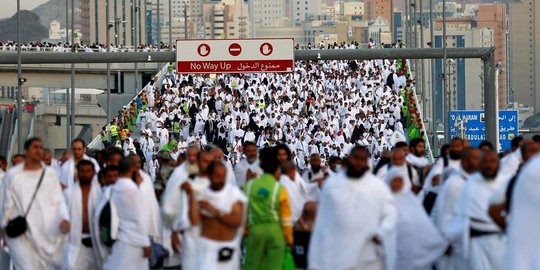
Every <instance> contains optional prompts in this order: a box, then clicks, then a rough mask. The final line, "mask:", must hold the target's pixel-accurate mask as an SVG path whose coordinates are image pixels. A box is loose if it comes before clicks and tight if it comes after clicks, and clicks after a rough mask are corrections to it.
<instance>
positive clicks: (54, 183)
mask: <svg viewBox="0 0 540 270" xmlns="http://www.w3.org/2000/svg"><path fill="white" fill-rule="evenodd" d="M23 167H24V163H23V164H20V165H18V166H16V167H14V168H11V169H10V170H9V171H8V172H7V173H6V176H5V178H4V190H3V192H4V196H3V203H2V222H1V226H2V227H3V228H5V226H6V225H7V223H8V222H9V221H10V220H13V219H14V218H16V217H18V216H22V215H24V213H25V212H26V210H27V208H28V205H30V201H31V199H32V195H33V194H34V191H35V190H36V187H37V184H38V182H39V178H40V176H41V173H42V170H35V171H28V170H23ZM43 168H45V170H46V171H45V175H44V177H43V181H42V183H41V187H40V188H39V190H38V192H37V195H36V198H35V200H34V203H33V204H32V208H31V209H30V211H29V212H28V215H27V216H26V220H27V222H28V230H27V231H26V233H25V234H23V235H21V236H19V237H16V238H9V237H7V236H6V238H7V242H8V245H9V250H10V255H11V261H12V263H13V265H14V267H15V268H16V269H18V270H34V269H59V268H60V267H61V265H62V257H63V256H62V255H63V245H64V238H65V236H64V234H62V233H61V232H60V229H59V225H60V223H61V222H62V220H69V214H68V211H67V207H66V204H65V201H64V197H63V195H62V190H61V187H60V185H59V180H58V176H57V174H56V172H55V170H54V169H51V168H46V167H45V165H43Z"/></svg>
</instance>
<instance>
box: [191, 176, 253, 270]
mask: <svg viewBox="0 0 540 270" xmlns="http://www.w3.org/2000/svg"><path fill="white" fill-rule="evenodd" d="M201 200H204V201H207V202H208V203H210V204H211V205H213V206H214V207H216V208H217V209H218V210H219V211H220V212H222V213H225V214H230V213H231V212H232V208H233V206H234V204H236V203H238V202H241V203H242V204H243V207H244V209H243V217H242V225H241V226H240V227H239V228H238V229H237V234H236V237H234V239H232V240H231V241H215V240H211V239H208V238H205V237H204V236H200V237H199V238H198V239H197V270H208V269H220V270H237V269H240V253H241V250H240V242H241V240H242V234H243V232H244V225H245V218H246V202H247V198H246V196H245V195H244V194H243V193H242V191H240V189H239V188H238V187H236V186H232V185H225V186H224V187H223V189H222V190H220V191H217V192H215V191H213V190H211V189H210V187H207V188H206V189H205V190H204V192H203V194H202V196H201ZM222 248H231V249H232V250H233V255H232V258H231V259H230V260H228V261H226V262H219V261H218V258H219V256H218V254H219V251H220V250H221V249H222Z"/></svg>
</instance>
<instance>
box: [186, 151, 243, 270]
mask: <svg viewBox="0 0 540 270" xmlns="http://www.w3.org/2000/svg"><path fill="white" fill-rule="evenodd" d="M208 175H209V178H210V185H209V186H208V187H206V188H205V189H204V190H203V191H202V192H201V194H200V195H199V196H198V199H197V198H196V194H195V192H194V191H193V190H192V189H191V187H192V186H191V184H190V183H189V182H184V184H183V185H182V189H183V190H185V191H186V192H187V193H188V196H189V202H190V203H189V204H190V205H189V208H190V209H189V217H190V220H191V223H192V224H193V226H200V231H201V233H200V234H201V235H200V237H198V239H197V249H198V253H197V269H198V270H207V269H220V270H237V269H239V268H240V241H241V239H242V234H243V226H244V223H245V213H246V211H245V204H246V202H247V198H246V196H245V195H244V194H243V193H242V191H240V189H239V188H238V187H236V186H234V185H229V184H227V180H226V179H227V176H226V175H227V168H226V166H225V165H224V164H223V163H222V162H220V161H214V162H213V163H212V164H211V165H210V166H209V168H208Z"/></svg>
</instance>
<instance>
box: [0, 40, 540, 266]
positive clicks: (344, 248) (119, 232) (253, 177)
mask: <svg viewBox="0 0 540 270" xmlns="http://www.w3.org/2000/svg"><path fill="white" fill-rule="evenodd" d="M337 47H339V48H342V49H354V48H355V46H354V45H353V44H341V45H336V48H337ZM404 63H405V61H404V60H400V61H393V60H373V61H351V62H343V61H318V62H298V63H297V64H296V68H295V72H294V73H292V74H283V75H282V74H249V75H239V74H236V75H222V74H217V75H215V76H210V75H208V76H193V75H191V76H187V75H181V74H177V73H176V72H175V70H174V67H173V66H172V65H171V66H169V70H168V72H167V74H166V76H165V79H163V80H162V81H161V80H158V79H157V78H156V79H155V81H154V82H153V83H151V84H149V85H148V86H147V87H146V88H145V89H144V90H143V91H141V92H140V93H139V94H138V95H137V97H136V98H135V99H134V100H133V101H132V102H131V103H130V104H129V105H128V106H126V107H125V108H124V109H123V110H122V111H120V112H119V115H118V116H117V117H116V118H115V119H114V121H112V122H111V123H110V125H109V126H108V127H104V128H103V130H102V133H101V138H102V142H103V144H104V146H105V149H103V150H100V151H97V152H95V151H94V152H92V151H87V149H86V143H85V142H84V141H83V140H81V139H76V140H74V141H73V142H72V144H71V149H70V151H67V152H65V153H64V154H63V155H62V157H61V158H60V159H58V160H56V159H54V158H53V156H52V153H51V151H50V150H48V149H46V148H44V145H43V143H42V141H41V140H40V139H30V140H28V141H27V142H26V143H25V145H24V150H25V151H24V153H21V154H20V155H15V156H13V157H12V160H11V161H10V162H11V164H12V165H11V168H10V169H9V170H7V171H6V169H7V168H6V167H7V162H6V160H5V159H3V158H0V168H1V170H0V172H1V173H2V174H1V175H0V179H1V180H2V182H1V185H0V189H1V190H0V227H1V228H2V236H3V237H2V240H1V241H2V243H3V247H4V248H3V249H2V252H1V253H2V256H0V260H1V261H0V265H1V266H0V268H2V269H8V268H5V267H9V265H11V266H12V267H14V268H15V269H17V270H18V269H149V268H152V269H161V268H163V267H165V268H171V269H179V268H180V267H181V269H183V270H192V269H193V270H199V269H200V270H208V269H224V270H228V269H231V270H233V269H234V270H238V269H246V270H258V269H295V268H296V269H315V270H319V269H320V270H334V269H337V270H341V269H342V270H348V269H367V270H371V269H373V270H375V269H387V270H393V269H399V270H401V269H405V270H408V269H410V270H423V269H426V270H428V269H440V270H453V269H455V270H458V269H459V270H462V269H472V270H483V269H486V270H487V269H495V270H497V269H539V267H540V264H538V257H539V254H538V250H540V246H539V244H538V243H540V242H538V241H537V239H539V238H540V232H539V230H538V227H539V226H540V224H539V223H540V215H539V214H538V207H540V202H539V201H538V199H537V195H536V194H537V192H536V191H537V190H539V188H540V187H539V184H540V183H539V182H538V179H539V178H538V177H537V173H536V170H537V169H536V168H537V167H538V166H539V165H540V164H539V163H540V156H539V155H536V154H537V153H538V152H540V137H533V138H532V139H523V138H521V137H518V138H515V139H514V140H513V141H512V150H511V151H507V152H504V153H497V152H495V150H494V149H493V146H492V144H491V143H489V142H483V143H482V144H480V146H479V147H471V145H470V144H469V143H468V142H467V141H465V140H463V139H461V138H453V139H452V140H451V141H449V144H448V145H445V146H443V147H442V149H441V156H440V157H439V158H438V159H436V160H435V162H433V163H431V162H430V161H429V160H428V159H427V158H426V157H425V152H426V149H425V147H426V143H425V141H424V140H423V139H422V138H421V136H420V137H418V138H410V136H409V139H407V138H406V136H405V135H404V134H406V133H407V134H410V133H409V132H408V131H407V130H406V127H404V123H405V122H407V121H406V119H405V118H407V117H406V114H407V111H406V108H403V104H404V100H403V92H404V91H405V90H406V89H408V88H411V87H414V82H413V81H412V80H410V79H409V78H408V76H407V67H406V65H405V64H404ZM406 141H408V142H406ZM4 172H5V174H4ZM21 220H22V221H21ZM21 224H22V225H23V226H21Z"/></svg>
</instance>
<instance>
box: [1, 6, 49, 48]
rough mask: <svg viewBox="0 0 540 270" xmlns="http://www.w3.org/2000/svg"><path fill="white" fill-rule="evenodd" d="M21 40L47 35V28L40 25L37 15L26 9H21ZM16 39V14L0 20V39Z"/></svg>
mask: <svg viewBox="0 0 540 270" xmlns="http://www.w3.org/2000/svg"><path fill="white" fill-rule="evenodd" d="M20 14H21V41H23V42H29V41H39V40H42V39H43V38H46V37H48V36H49V30H48V29H47V28H45V27H44V26H43V25H41V23H40V21H39V16H38V15H37V14H36V13H34V12H32V11H28V10H21V12H20ZM16 39H17V14H15V15H13V16H12V17H11V18H8V19H6V20H2V21H0V40H16Z"/></svg>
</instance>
